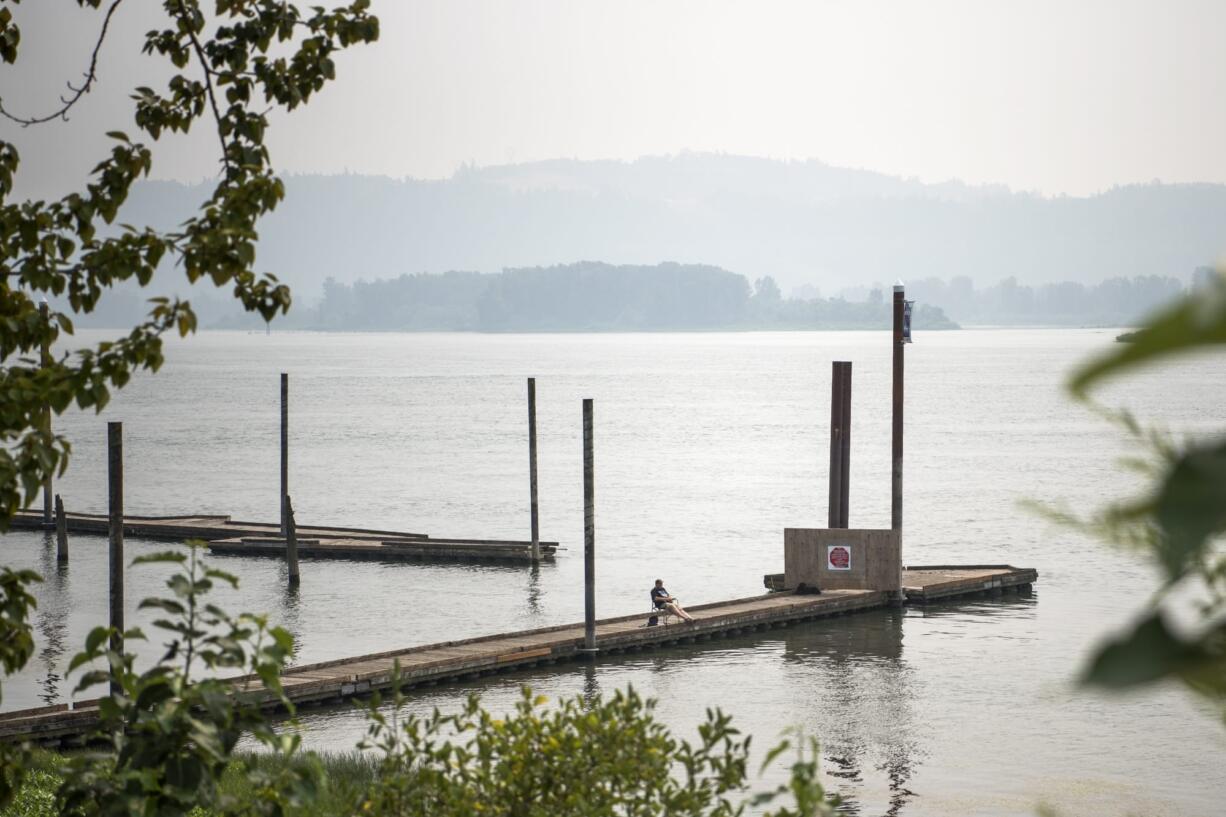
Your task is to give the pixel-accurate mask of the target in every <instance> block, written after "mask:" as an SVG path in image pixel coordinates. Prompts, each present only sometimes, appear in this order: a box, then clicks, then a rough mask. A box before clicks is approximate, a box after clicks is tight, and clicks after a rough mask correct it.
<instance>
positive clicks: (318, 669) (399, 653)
mask: <svg viewBox="0 0 1226 817" xmlns="http://www.w3.org/2000/svg"><path fill="white" fill-rule="evenodd" d="M1036 578H1037V573H1036V572H1035V571H1034V570H1029V569H1018V568H1013V567H1007V566H1000V567H970V568H957V567H925V568H917V569H916V570H915V571H914V573H913V574H912V571H908V574H907V576H906V579H905V584H906V586H907V590H908V593H907V601H927V600H929V599H935V598H955V597H958V596H969V595H980V594H984V593H989V594H994V593H1000V592H1004V591H1007V590H1022V589H1028V588H1029V587H1030V585H1031V583H1033V582H1034V581H1035V580H1036ZM912 589H914V590H915V591H916V593H917V595H916V596H912V595H911V591H912ZM892 603H893V600H892V599H891V598H890V595H889V594H888V593H884V592H880V591H873V590H835V591H828V592H826V593H822V594H816V595H797V594H794V593H786V592H776V593H767V594H766V595H762V596H754V597H751V598H744V599H735V600H732V601H726V602H719V603H716V604H704V605H698V606H695V607H693V608H690V612H691V614H692V615H693V616H694V617H695V619H696V622H695V623H694V624H686V623H684V622H678V623H673V624H669V625H663V626H657V627H647V626H645V625H646V622H647V618H648V614H647V611H646V610H645V611H643V613H641V614H638V615H632V616H621V617H619V618H611V619H605V620H602V621H599V622H597V626H596V644H597V647H598V649H599V651H600V652H601V653H614V654H616V653H624V652H636V651H639V650H643V649H651V648H655V647H661V646H668V645H673V644H681V643H686V644H688V643H694V642H703V641H709V640H711V639H718V638H723V637H727V636H732V635H738V634H741V633H745V632H751V631H755V630H766V629H771V628H775V627H787V626H790V625H792V624H796V623H799V622H804V621H810V620H813V619H819V618H825V617H829V616H836V615H843V614H847V613H853V612H858V611H864V610H871V609H874V608H881V607H885V606H887V605H889V604H892ZM583 641H584V628H583V625H582V624H568V625H563V626H558V627H545V628H541V629H536V630H526V631H522V632H515V633H505V634H502V635H493V636H485V637H481V638H470V639H465V640H462V641H447V642H442V643H438V644H429V645H425V646H420V647H411V648H407V649H399V650H390V651H387V652H381V653H374V654H371V655H363V656H358V657H356V658H348V659H340V660H335V661H324V662H321V663H317V664H307V665H304V666H299V667H294V668H292V669H289V670H287V671H286V672H285V674H284V676H283V685H284V689H285V693H286V695H287V696H288V697H289V699H290V700H291V701H293V702H294V704H295V705H298V706H309V705H316V704H330V703H335V702H337V701H341V700H344V699H346V698H352V697H360V696H363V695H366V694H369V693H370V692H371V691H373V690H376V689H383V688H386V687H388V686H389V685H390V684H391V681H392V674H393V668H394V665H395V663H397V662H399V664H400V668H401V676H402V683H403V685H404V686H405V687H406V688H412V687H421V686H432V685H434V684H437V683H439V682H441V681H455V680H461V681H462V680H465V679H470V678H477V677H480V676H483V675H491V674H494V673H499V672H506V671H508V670H515V669H522V668H526V667H534V666H539V665H544V664H554V663H557V662H558V661H566V660H570V659H574V658H580V657H585V656H586V655H587V653H585V652H584V651H583ZM232 683H233V684H234V689H235V691H236V692H238V693H239V694H242V695H250V696H253V698H254V699H255V700H258V701H260V702H261V703H263V704H264V705H266V706H268V707H269V708H270V709H275V708H276V707H277V706H278V703H277V701H276V699H275V698H274V696H272V695H271V694H269V693H267V692H266V691H265V690H264V689H263V688H262V686H261V685H260V683H259V681H258V679H256V678H254V677H251V676H247V677H243V678H235V679H233V680H232ZM97 706H98V702H97V701H96V700H94V701H78V702H74V704H73V705H72V706H68V705H64V704H61V705H58V706H52V707H43V708H41V709H27V710H21V711H15V712H5V713H0V740H4V741H15V740H22V739H30V740H33V741H37V742H40V743H46V744H68V745H71V744H74V743H80V742H82V741H83V740H85V737H86V735H87V734H88V733H89V731H90V728H91V727H92V726H93V724H94V723H95V722H96V720H97V712H98V710H97Z"/></svg>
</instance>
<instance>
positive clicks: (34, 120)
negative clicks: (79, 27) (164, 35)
mask: <svg viewBox="0 0 1226 817" xmlns="http://www.w3.org/2000/svg"><path fill="white" fill-rule="evenodd" d="M122 2H123V0H114V2H112V3H111V6H110V8H108V9H107V10H106V17H105V18H104V19H103V21H102V31H100V32H99V33H98V41H97V42H96V43H94V53H93V54H92V55H91V56H90V59H89V70H88V71H87V72H86V73H85V82H84V83H83V84H82V85H81V86H80V87H79V88H77V87H73V84H72V83H71V82H70V83H68V89H69V90H70V91H72V92H73V94H72V96H69V97H60V102H62V103H64V104H63V106H62V107H61V108H60V109H59V110H58V111H55V112H54V113H50V114H47V115H46V116H35V117H31V118H26V117H23V116H16V115H14V114H11V113H9V112H8V111H7V110H5V108H4V104H3V103H2V102H0V116H4V117H5V118H6V119H10V120H12V121H13V122H16V123H18V124H19V125H21V126H23V127H28V126H30V125H42V124H44V123H46V122H50V121H52V120H53V119H63V120H65V121H67V120H68V111H69V109H70V108H72V106H73V105H76V104H77V102H79V101H80V99H81V97H83V96H85V95H86V94H88V93H89V89H90V88H91V87H93V84H94V81H95V80H97V79H98V52H100V51H101V50H102V43H103V41H104V40H106V31H107V29H108V28H109V27H110V25H111V17H113V16H114V15H115V10H116V9H117V8H119V4H120V3H122Z"/></svg>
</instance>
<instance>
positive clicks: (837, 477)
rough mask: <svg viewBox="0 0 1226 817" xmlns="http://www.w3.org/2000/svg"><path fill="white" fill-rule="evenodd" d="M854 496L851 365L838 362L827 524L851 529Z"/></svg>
mask: <svg viewBox="0 0 1226 817" xmlns="http://www.w3.org/2000/svg"><path fill="white" fill-rule="evenodd" d="M850 495H851V362H850V361H846V360H836V361H835V362H834V366H833V367H832V372H831V388H830V498H829V510H828V524H827V527H831V528H846V527H848V509H849V504H850V503H849V499H850Z"/></svg>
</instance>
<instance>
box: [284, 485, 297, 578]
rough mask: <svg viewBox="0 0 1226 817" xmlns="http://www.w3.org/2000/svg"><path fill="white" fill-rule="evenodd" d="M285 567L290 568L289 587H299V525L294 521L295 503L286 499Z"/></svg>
mask: <svg viewBox="0 0 1226 817" xmlns="http://www.w3.org/2000/svg"><path fill="white" fill-rule="evenodd" d="M285 565H286V567H287V568H289V586H290V587H297V586H298V582H299V576H298V524H297V523H296V522H295V521H294V503H293V502H292V501H291V500H290V498H289V496H286V497H285Z"/></svg>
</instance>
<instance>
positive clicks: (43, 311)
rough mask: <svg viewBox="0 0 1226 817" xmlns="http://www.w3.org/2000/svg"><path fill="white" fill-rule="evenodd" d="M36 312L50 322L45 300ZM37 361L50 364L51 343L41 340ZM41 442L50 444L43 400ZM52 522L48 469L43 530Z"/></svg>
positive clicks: (48, 412)
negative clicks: (40, 350) (41, 344)
mask: <svg viewBox="0 0 1226 817" xmlns="http://www.w3.org/2000/svg"><path fill="white" fill-rule="evenodd" d="M38 314H39V316H40V317H41V318H42V323H43V326H47V325H48V324H49V323H50V315H51V307H50V306H48V305H47V302H46V301H43V302H42V303H40V304H39V305H38ZM39 362H40V363H41V365H42V367H43V368H44V369H46V368H48V367H50V366H51V344H50V343H49V342H47V341H46V340H44V341H43V348H42V354H41V356H40V360H39ZM43 442H44V443H46V444H47V445H50V444H51V404H50V403H48V402H45V401H44V402H43ZM52 524H53V521H52V518H51V472H50V471H48V472H47V473H46V475H45V476H44V477H43V530H50V529H51V526H52Z"/></svg>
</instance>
